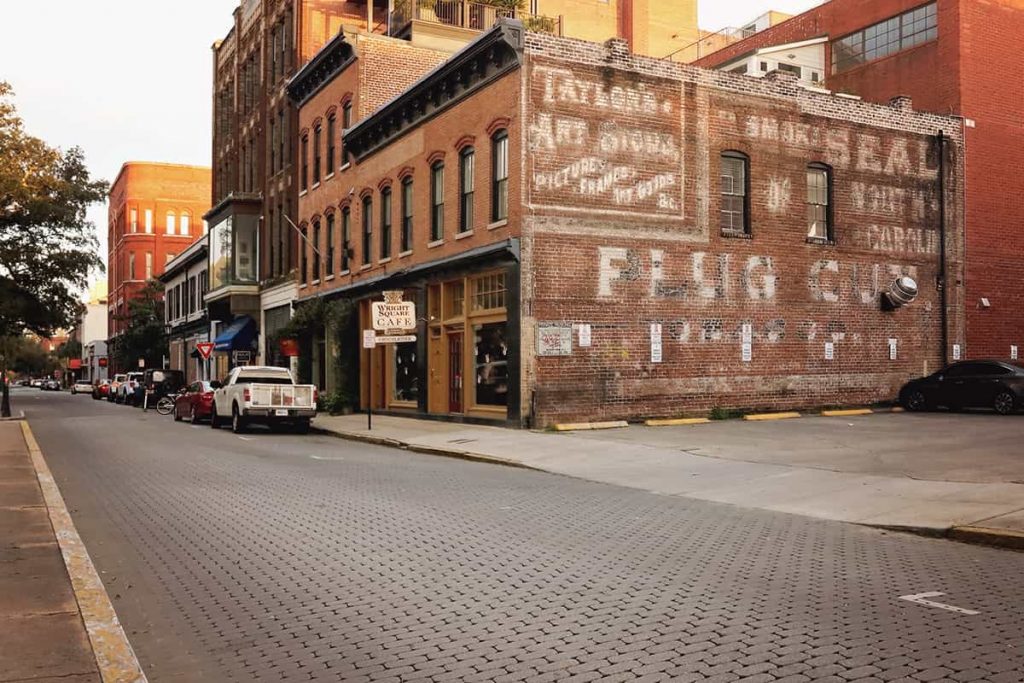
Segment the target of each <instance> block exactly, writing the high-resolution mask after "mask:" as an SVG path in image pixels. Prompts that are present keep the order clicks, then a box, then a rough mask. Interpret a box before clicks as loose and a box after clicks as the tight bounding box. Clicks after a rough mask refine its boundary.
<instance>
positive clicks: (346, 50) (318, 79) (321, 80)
mask: <svg viewBox="0 0 1024 683" xmlns="http://www.w3.org/2000/svg"><path fill="white" fill-rule="evenodd" d="M356 59H357V55H356V52H355V48H353V46H352V44H351V43H349V42H348V41H347V40H346V39H345V31H344V30H341V31H339V32H338V35H336V36H335V37H334V38H332V39H331V40H330V41H328V43H327V44H326V45H324V46H323V47H322V48H321V49H320V51H319V52H317V53H316V54H315V55H314V56H313V58H312V59H311V60H309V62H308V63H307V64H306V65H305V66H304V67H302V68H301V69H299V71H298V73H296V74H295V75H294V76H292V77H291V78H290V79H289V80H288V85H287V86H286V88H287V91H288V97H289V98H290V99H291V100H292V101H293V102H294V103H295V105H296V106H297V107H301V106H302V105H304V104H305V103H306V102H308V101H309V100H310V98H312V97H313V96H314V95H316V94H317V93H318V92H320V91H321V90H322V89H323V88H324V86H326V85H327V84H328V83H330V82H331V80H332V79H334V77H335V76H337V75H338V74H339V73H341V72H342V71H344V70H345V69H346V68H348V66H349V65H350V64H351V63H352V62H354V61H355V60H356Z"/></svg>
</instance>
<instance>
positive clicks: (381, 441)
mask: <svg viewBox="0 0 1024 683" xmlns="http://www.w3.org/2000/svg"><path fill="white" fill-rule="evenodd" d="M310 431H312V432H315V433H317V434H322V435H324V436H331V437H334V438H336V439H345V440H346V441H358V442H360V443H369V444H373V445H375V446H389V447H391V448H400V449H401V450H403V451H409V452H411V453H423V454H424V455H439V456H441V457H443V458H456V459H458V460H469V461H471V462H484V463H487V464H489V465H502V466H504V467H515V468H517V469H521V470H533V471H534V472H546V471H547V470H542V469H540V468H538V467H532V466H530V465H526V464H524V463H521V462H518V461H516V460H507V459H505V458H498V457H495V456H493V455H484V454H482V453H473V452H472V451H464V450H458V449H455V448H445V447H442V446H418V445H416V444H411V443H409V442H407V441H401V440H399V439H392V438H388V437H382V436H373V435H370V434H361V433H359V432H339V431H335V430H332V429H324V428H323V427H317V426H315V425H314V426H312V427H310Z"/></svg>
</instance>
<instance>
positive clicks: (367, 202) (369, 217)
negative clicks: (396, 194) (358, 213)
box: [363, 195, 373, 266]
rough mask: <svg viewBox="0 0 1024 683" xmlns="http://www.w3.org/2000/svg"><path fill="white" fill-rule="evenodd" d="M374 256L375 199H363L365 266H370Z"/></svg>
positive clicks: (370, 197)
mask: <svg viewBox="0 0 1024 683" xmlns="http://www.w3.org/2000/svg"><path fill="white" fill-rule="evenodd" d="M372 254H373V197H372V196H370V195H366V196H365V197H363V265H364V266H365V265H368V264H369V263H370V261H371V259H372Z"/></svg>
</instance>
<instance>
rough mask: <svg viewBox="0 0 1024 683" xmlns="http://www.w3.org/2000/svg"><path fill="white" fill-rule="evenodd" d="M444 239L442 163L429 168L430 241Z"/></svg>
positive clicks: (435, 163)
mask: <svg viewBox="0 0 1024 683" xmlns="http://www.w3.org/2000/svg"><path fill="white" fill-rule="evenodd" d="M443 237H444V162H443V161H435V162H434V164H433V166H431V167H430V241H431V242H436V241H437V240H439V239H442V238H443Z"/></svg>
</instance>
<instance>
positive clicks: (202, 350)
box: [196, 342, 213, 360]
mask: <svg viewBox="0 0 1024 683" xmlns="http://www.w3.org/2000/svg"><path fill="white" fill-rule="evenodd" d="M196 351H198V352H199V355H200V356H202V357H203V360H210V354H211V353H213V342H196Z"/></svg>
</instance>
